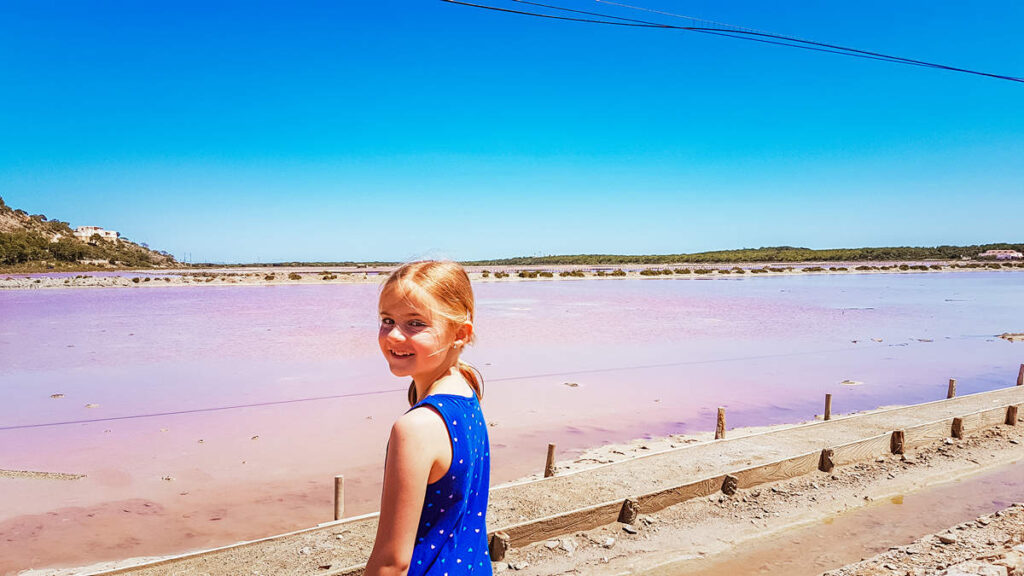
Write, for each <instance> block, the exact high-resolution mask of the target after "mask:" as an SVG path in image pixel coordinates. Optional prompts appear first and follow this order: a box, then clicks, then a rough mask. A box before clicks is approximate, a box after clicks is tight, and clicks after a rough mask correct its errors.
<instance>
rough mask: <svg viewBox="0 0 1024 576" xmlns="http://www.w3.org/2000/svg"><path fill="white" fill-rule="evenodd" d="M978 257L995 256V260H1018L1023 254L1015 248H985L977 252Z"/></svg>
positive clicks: (1023, 256)
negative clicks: (979, 252)
mask: <svg viewBox="0 0 1024 576" xmlns="http://www.w3.org/2000/svg"><path fill="white" fill-rule="evenodd" d="M978 258H995V259H996V260H1020V259H1021V258H1024V254H1021V253H1020V252H1017V251H1016V250H986V251H984V252H982V253H981V254H978Z"/></svg>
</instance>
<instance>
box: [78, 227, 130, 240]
mask: <svg viewBox="0 0 1024 576" xmlns="http://www.w3.org/2000/svg"><path fill="white" fill-rule="evenodd" d="M93 234H99V235H100V238H103V239H104V240H112V241H116V240H117V237H118V236H120V234H118V233H117V232H114V231H113V230H104V229H103V228H100V227H99V226H79V227H78V228H75V238H78V239H79V240H85V241H86V242H88V241H89V239H90V238H92V236H93Z"/></svg>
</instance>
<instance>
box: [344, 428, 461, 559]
mask: <svg viewBox="0 0 1024 576" xmlns="http://www.w3.org/2000/svg"><path fill="white" fill-rule="evenodd" d="M444 455H447V456H448V463H447V465H444V469H445V470H447V468H448V465H450V461H451V447H450V446H449V440H448V429H447V427H445V424H444V421H443V420H442V419H441V416H440V415H439V414H437V413H436V412H435V411H434V410H432V409H424V408H419V409H416V410H412V411H410V412H408V413H406V414H405V415H403V416H402V417H401V418H399V419H398V421H397V422H395V425H394V426H392V428H391V438H390V439H389V440H388V455H387V460H386V462H385V464H384V491H383V495H382V496H381V503H380V520H379V521H378V523H377V539H376V540H375V541H374V543H373V552H372V553H371V554H370V559H369V561H368V562H367V563H366V571H365V572H364V575H365V576H391V575H395V574H397V575H402V576H404V575H405V574H406V572H407V571H408V570H409V564H410V562H411V561H412V550H413V546H414V545H415V544H416V529H417V528H418V527H419V521H420V512H421V511H422V509H423V500H424V498H425V497H426V491H427V482H428V478H429V477H430V476H431V470H432V469H434V468H436V467H437V465H438V464H441V462H439V460H441V459H442V458H443V456H444Z"/></svg>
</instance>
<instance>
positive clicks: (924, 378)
mask: <svg viewBox="0 0 1024 576" xmlns="http://www.w3.org/2000/svg"><path fill="white" fill-rule="evenodd" d="M1022 289H1024V272H1020V271H1000V272H971V273H929V274H892V275H889V274H869V275H834V276H813V277H804V276H780V277H753V278H751V277H746V278H736V279H731V278H730V279H725V278H714V279H686V278H665V279H661V278H651V279H626V280H611V279H607V280H583V281H536V282H505V283H503V282H491V283H487V282H481V283H478V284H477V285H476V291H477V299H478V321H477V333H478V335H479V337H480V340H479V342H478V343H477V345H476V346H475V347H474V348H471V349H470V351H469V353H468V354H467V359H468V360H470V361H471V362H473V363H475V364H476V365H477V366H478V367H480V368H481V370H482V371H483V373H484V376H485V378H486V381H487V393H486V398H485V403H484V407H485V412H486V414H487V418H488V420H489V421H490V422H491V423H493V424H494V427H492V428H491V429H490V432H491V443H492V446H493V466H494V471H493V472H494V473H493V477H494V481H495V483H500V482H504V481H507V480H511V479H514V478H517V477H520V476H522V475H524V474H529V473H533V472H537V471H539V470H540V469H542V466H543V458H544V453H545V448H546V445H547V443H548V442H556V443H557V444H558V447H559V453H560V458H567V457H571V456H572V453H573V452H574V451H577V450H579V449H581V448H583V447H586V446H593V445H597V444H601V443H606V442H619V441H625V440H629V439H632V438H636V437H640V436H644V435H662V434H666V433H681V432H690V431H695V430H704V429H710V428H712V427H713V420H714V415H715V411H716V408H717V407H718V406H725V407H726V408H727V411H728V420H729V426H730V427H733V426H743V425H755V424H771V423H779V422H793V421H799V420H803V419H808V418H811V417H813V415H814V414H815V413H820V411H821V404H822V399H823V396H824V394H825V393H826V392H828V393H832V394H833V411H835V412H847V411H854V410H860V409H865V408H874V407H876V406H879V405H884V404H895V403H914V402H921V401H927V400H933V399H938V398H941V397H944V394H945V391H946V380H947V379H948V378H950V377H955V378H957V379H958V381H959V385H958V390H959V392H960V393H961V394H965V393H970V392H975V391H981V390H988V389H993V388H999V387H1003V386H1007V385H1010V384H1012V383H1013V380H1014V379H1015V377H1016V374H1017V367H1018V366H1019V364H1020V362H1021V361H1024V345H1022V344H1020V343H1016V344H1013V343H1009V342H1006V341H1004V340H1001V339H998V338H995V337H994V336H993V335H995V334H1000V333H1002V332H1008V331H1009V332H1019V331H1024V306H1022V305H1021V304H1020V295H1021V294H1022V293H1024V291H1022ZM376 294H377V287H376V286H375V285H369V284H346V285H314V286H310V285H306V286H274V287H266V286H230V287H206V286H187V287H185V286H175V287H170V286H169V287H166V288H164V287H160V288H155V287H154V288H148V289H146V290H133V289H130V288H129V289H125V288H113V289H88V290H74V289H70V290H45V291H43V290H23V291H5V292H0V392H2V398H3V400H4V401H3V402H2V403H0V469H7V470H35V471H47V472H66V473H77V474H86V475H87V477H86V478H84V479H80V480H76V481H58V480H38V479H31V480H30V479H3V478H0V572H8V571H15V570H18V569H22V568H28V567H41V566H57V565H75V564H82V563H88V562H93V561H100V560H108V559H117V558H125V557H130V556H138V555H149V554H166V553H174V552H180V551H184V550H189V549H195V548H202V547H209V546H214V545H221V544H226V543H230V542H234V541H237V540H241V539H251V538H256V537H261V536H266V535H270V534H274V533H279V532H284V531H288V530H293V529H298V528H303V527H308V526H311V525H313V524H315V523H317V522H323V521H327V520H331V519H332V517H333V516H332V514H333V504H332V498H333V476H334V475H336V474H344V475H345V477H346V515H353V514H359V513H363V512H368V511H372V510H375V509H376V507H377V498H378V497H379V489H380V476H381V465H382V463H383V452H384V447H385V442H386V440H387V434H388V428H389V426H390V423H391V421H393V419H394V418H395V417H397V416H398V415H400V414H401V413H402V412H403V411H404V409H405V408H406V404H405V400H404V398H405V387H406V383H405V382H404V381H399V380H397V379H395V378H393V377H392V376H391V375H390V374H389V373H388V371H387V369H386V368H385V365H384V362H383V360H382V359H381V358H379V352H378V351H377V348H376V315H375V309H376ZM873 338H877V339H881V340H882V341H881V342H876V341H873V340H872V339H873ZM854 340H856V341H857V342H856V343H854V342H852V341H854ZM843 380H855V381H860V382H863V383H864V384H863V385H861V386H854V387H849V386H843V385H840V382H841V381H843ZM567 382H573V383H577V384H578V386H577V387H569V386H566V385H565V383H567ZM58 393H59V394H63V395H64V397H63V398H60V399H52V398H51V397H50V396H51V395H52V394H58ZM87 404H97V405H98V406H97V407H93V408H86V405H87ZM254 437H258V438H256V439H253V438H254ZM200 440H202V442H200ZM165 477H168V478H173V480H165V479H163V478H165Z"/></svg>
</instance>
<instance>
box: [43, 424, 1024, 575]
mask: <svg viewBox="0 0 1024 576" xmlns="http://www.w3.org/2000/svg"><path fill="white" fill-rule="evenodd" d="M774 428H779V427H774ZM762 430H764V429H751V430H744V431H742V432H746V433H751V432H756V431H762ZM730 434H731V435H733V436H739V435H740V431H732V430H731V431H730ZM708 436H709V434H700V435H696V436H681V435H674V436H670V437H666V438H659V439H652V440H637V441H634V442H632V443H629V444H623V445H609V446H603V447H601V448H597V449H594V450H592V451H589V452H587V453H584V454H582V455H581V456H580V457H579V458H576V459H575V460H573V461H567V462H560V463H558V472H559V474H564V473H566V472H569V471H573V470H577V469H585V468H589V467H594V466H600V465H602V464H605V463H607V462H608V461H617V460H628V459H633V458H635V457H636V456H640V455H643V454H645V453H647V452H656V451H659V450H662V449H669V448H672V447H679V446H683V445H686V444H691V443H700V442H701V441H703V440H706V439H707V438H708ZM1022 442H1024V426H1019V425H1018V426H1006V425H1000V426H997V427H995V428H991V429H988V430H985V431H980V432H977V433H975V434H971V435H968V437H967V438H966V439H964V440H956V441H954V440H946V441H940V442H936V443H934V444H933V445H929V446H926V447H924V448H921V449H918V450H915V451H913V452H910V453H908V454H906V455H904V456H890V457H882V458H879V459H877V460H876V461H871V462H862V463H857V464H851V465H848V466H843V467H838V468H836V469H835V470H834V471H833V472H832V473H831V474H824V473H815V474H811V475H808V476H803V477H800V478H796V479H793V480H789V481H784V482H777V483H773V484H765V485H761V486H758V487H756V488H752V489H749V490H740V491H738V492H737V493H736V494H735V495H733V496H731V497H729V496H724V495H722V494H721V493H717V494H715V495H713V496H711V497H707V498H697V499H693V500H690V501H687V502H684V503H682V504H678V505H675V506H672V507H669V508H667V509H664V510H662V511H660V512H658V513H656V514H650V515H643V516H641V517H640V518H638V519H637V521H636V522H635V523H634V524H633V525H632V526H626V525H623V524H612V525H607V526H603V527H600V528H597V529H594V530H588V531H581V532H577V533H574V534H572V535H570V536H566V537H562V538H559V539H557V540H552V541H548V542H540V543H536V544H532V545H529V546H526V547H523V548H518V549H512V550H510V551H509V554H508V555H507V556H506V558H505V560H504V561H502V562H497V563H494V569H495V571H499V572H504V571H510V572H513V571H514V572H517V573H519V572H521V573H522V574H524V575H527V574H536V575H541V574H588V575H589V574H595V575H602V574H608V575H611V574H649V575H650V576H654V575H657V574H661V575H665V576H668V575H672V576H675V575H679V574H690V573H701V572H699V570H700V569H706V568H707V567H708V566H709V565H711V566H712V568H713V565H714V564H715V563H716V562H722V561H728V559H729V558H730V557H731V556H732V555H734V554H736V553H737V551H738V550H740V549H742V548H744V547H746V546H747V545H748V543H750V542H754V541H757V540H759V539H761V538H763V537H764V536H765V535H767V534H773V533H781V532H785V531H787V530H791V529H793V528H795V527H800V526H804V525H807V524H808V523H813V522H822V521H827V520H828V519H830V518H833V517H834V516H835V515H837V514H841V513H844V512H848V511H850V510H856V509H858V508H863V507H865V506H867V505H870V503H872V502H874V501H876V500H879V499H885V498H890V497H893V496H894V495H902V494H906V493H910V492H913V491H915V490H918V489H920V488H922V487H924V486H929V485H933V484H936V483H942V482H949V481H951V480H953V479H956V478H959V477H962V476H965V475H970V474H976V473H978V472H979V471H982V470H989V469H997V468H998V467H1000V466H1004V465H1006V464H1007V463H1010V462H1014V461H1018V460H1020V459H1021V458H1022V457H1024V444H1022ZM698 526H699V529H695V527H698ZM352 538H361V536H358V535H357V534H354V533H351V532H349V531H348V530H346V529H345V528H344V527H341V526H339V527H338V528H336V529H334V530H326V531H324V530H321V531H317V532H314V533H310V537H309V538H307V539H306V540H307V541H305V542H304V543H303V544H301V546H302V547H301V548H296V550H295V551H293V552H292V554H295V555H296V556H294V558H295V560H294V566H295V567H296V568H295V570H292V571H288V570H286V571H284V572H281V571H275V572H274V573H294V574H306V573H317V572H320V573H329V572H331V571H334V570H337V569H338V568H341V567H343V566H339V565H332V563H331V561H330V560H324V561H323V562H322V563H319V564H317V565H318V566H319V568H317V569H315V570H313V571H312V572H310V571H309V570H306V569H302V568H299V566H300V565H309V561H308V560H309V559H311V558H317V557H320V556H323V557H325V558H329V556H330V553H331V550H332V549H335V548H336V547H338V546H342V545H344V546H346V547H350V546H353V545H356V544H358V546H359V547H364V546H368V545H369V544H370V542H358V543H356V542H353V541H352V540H351V539H352ZM838 545H839V546H840V547H841V546H842V543H841V542H839V543H838ZM847 552H848V554H847V557H843V555H842V554H839V555H838V556H836V558H840V559H843V561H842V562H839V563H837V564H836V563H834V564H832V565H831V566H828V565H825V566H822V567H821V570H824V569H828V568H830V567H836V566H841V565H842V564H845V563H846V562H850V561H855V560H858V559H859V558H860V556H853V557H849V551H847ZM853 553H854V554H856V553H857V552H856V551H855V552H853ZM245 554H250V555H252V554H255V556H252V557H251V558H249V560H246V559H245V558H246V555H245ZM259 555H260V554H259V552H258V551H257V549H250V550H249V551H248V552H246V553H243V554H242V555H241V556H235V557H234V560H233V564H234V568H236V570H235V571H232V570H231V567H227V568H226V569H227V572H224V571H223V570H224V569H225V567H223V566H222V567H221V568H220V569H219V571H218V569H213V570H212V571H210V572H207V571H205V570H204V571H200V572H195V571H194V570H193V571H189V572H187V573H189V574H192V573H197V574H198V573H218V574H219V573H246V574H257V573H260V570H249V569H248V568H247V569H246V571H245V572H237V567H238V566H239V565H246V566H254V565H256V564H250V563H251V562H255V561H256V560H257V556H259ZM263 560H264V559H263V558H260V562H262V561H263ZM138 561H139V559H136V560H135V562H138ZM135 562H131V563H135ZM127 564H129V562H128V561H126V562H119V563H105V564H103V565H95V566H93V567H91V568H90V569H84V568H80V569H74V570H70V569H69V570H41V571H34V572H26V573H24V574H31V575H33V576H39V575H42V574H49V575H61V576H64V575H70V574H84V573H91V572H93V571H95V570H97V569H113V568H116V567H118V566H124V565H127ZM695 570H696V571H697V572H694V571H695ZM730 570H731V569H729V568H726V569H724V570H719V571H714V570H712V571H711V572H707V573H708V574H730V573H736V572H732V571H730ZM143 573H144V574H148V573H153V574H158V573H163V572H161V571H160V569H150V570H147V571H142V572H140V574H143ZM175 573H177V572H175ZM262 573H267V572H266V570H264V571H263V572H262ZM815 573H816V572H815Z"/></svg>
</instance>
